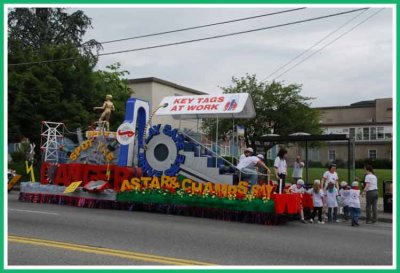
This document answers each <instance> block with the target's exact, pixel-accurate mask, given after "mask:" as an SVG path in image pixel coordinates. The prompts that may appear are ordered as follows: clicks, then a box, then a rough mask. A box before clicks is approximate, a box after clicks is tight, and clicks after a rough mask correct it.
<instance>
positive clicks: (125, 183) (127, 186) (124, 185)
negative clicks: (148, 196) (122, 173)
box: [120, 180, 132, 192]
mask: <svg viewBox="0 0 400 273" xmlns="http://www.w3.org/2000/svg"><path fill="white" fill-rule="evenodd" d="M131 189H132V188H131V185H130V184H129V181H128V180H124V181H122V185H121V189H120V192H124V191H126V190H131Z"/></svg>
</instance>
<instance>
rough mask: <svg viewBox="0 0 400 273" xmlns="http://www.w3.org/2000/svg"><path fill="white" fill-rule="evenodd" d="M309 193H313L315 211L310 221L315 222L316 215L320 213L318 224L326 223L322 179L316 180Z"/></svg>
mask: <svg viewBox="0 0 400 273" xmlns="http://www.w3.org/2000/svg"><path fill="white" fill-rule="evenodd" d="M307 193H308V194H311V195H312V199H313V207H314V208H313V212H312V214H311V218H310V223H313V222H314V218H315V215H316V214H317V213H318V224H325V222H324V221H322V207H323V206H324V191H323V190H322V188H321V181H319V180H318V179H316V180H314V184H313V187H312V189H310V190H309V191H308V192H307Z"/></svg>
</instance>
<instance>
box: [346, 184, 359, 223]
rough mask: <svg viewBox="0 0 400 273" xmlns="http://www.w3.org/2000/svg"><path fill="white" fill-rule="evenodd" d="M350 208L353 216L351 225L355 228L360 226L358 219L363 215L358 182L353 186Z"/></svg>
mask: <svg viewBox="0 0 400 273" xmlns="http://www.w3.org/2000/svg"><path fill="white" fill-rule="evenodd" d="M349 208H350V214H351V225H352V226H353V227H354V226H358V218H359V217H360V215H361V207H360V189H359V188H358V182H357V181H354V182H353V183H352V184H351V189H350V200H349Z"/></svg>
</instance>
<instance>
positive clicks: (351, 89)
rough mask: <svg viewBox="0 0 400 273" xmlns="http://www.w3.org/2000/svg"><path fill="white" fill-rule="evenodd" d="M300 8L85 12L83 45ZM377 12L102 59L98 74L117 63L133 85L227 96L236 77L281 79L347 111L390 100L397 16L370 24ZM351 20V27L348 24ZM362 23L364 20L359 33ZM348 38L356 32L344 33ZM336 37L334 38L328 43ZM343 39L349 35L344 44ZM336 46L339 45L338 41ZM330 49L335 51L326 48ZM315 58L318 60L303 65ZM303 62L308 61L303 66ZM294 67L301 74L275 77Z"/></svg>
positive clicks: (272, 21)
mask: <svg viewBox="0 0 400 273" xmlns="http://www.w3.org/2000/svg"><path fill="white" fill-rule="evenodd" d="M299 7H301V6H294V5H293V6H287V5H286V6H279V5H274V6H256V7H243V6H236V7H219V8H215V7H201V8H188V7H181V8H177V7H172V6H169V7H167V8H165V7H158V8H138V7H133V6H130V7H124V8H117V7H114V8H110V7H107V8H100V7H98V8H87V7H86V8H80V9H82V10H83V11H84V12H85V14H86V15H88V16H89V17H90V18H92V27H93V28H92V29H89V30H88V32H87V33H86V35H85V36H84V40H89V39H96V40H97V41H99V42H104V41H109V40H113V39H120V38H127V37H133V36H138V35H145V34H151V33H156V32H163V31H169V30H175V29H180V28H186V27H193V26H198V25H203V24H210V23H216V22H221V21H228V20H233V19H238V18H244V17H250V16H256V15H261V14H267V13H271V12H277V11H282V10H288V9H294V8H299ZM363 7H364V6H363ZM356 8H361V6H353V7H348V6H346V7H345V8H344V7H336V6H335V7H319V8H315V7H307V8H306V9H303V10H298V11H294V12H289V13H284V14H279V15H273V16H267V17H261V18H257V19H252V20H246V21H241V22H235V23H230V24H224V25H219V26H213V27H207V28H202V29H196V30H189V31H184V32H178V33H172V34H166V35H160V36H155V37H148V38H142V39H135V40H129V41H124V42H117V43H110V44H104V45H103V47H104V49H103V51H102V52H101V53H106V52H114V51H119V50H126V49H134V48H140V47H147V46H154V45H160V44H165V43H172V42H179V41H185V40H191V39H198V38H204V37H209V36H215V35H221V34H227V33H232V32H239V31H244V30H250V29H256V28H262V27H267V26H272V25H278V24H284V23H288V22H293V21H298V20H304V19H308V18H313V17H319V16H324V15H329V14H333V13H338V12H343V11H349V10H353V9H356ZM73 10H75V9H73ZM73 10H71V11H73ZM379 10H380V8H371V9H369V10H367V11H365V12H363V13H362V11H358V12H355V13H350V14H345V15H341V16H337V17H330V18H326V19H322V20H316V21H311V22H306V23H301V24H296V25H291V26H284V27H279V28H274V29H268V30H262V31H257V32H252V33H246V34H241V35H235V36H231V37H224V38H219V39H213V40H208V41H201V42H196V43H189V44H183V45H177V46H171V47H164V48H157V49H150V50H143V51H136V52H130V53H122V54H114V55H108V56H101V57H100V60H99V63H98V65H97V68H98V69H105V68H106V66H107V65H110V64H113V63H116V62H119V63H121V67H122V69H123V70H127V71H129V73H130V74H129V75H128V78H129V79H133V78H143V77H157V78H161V79H163V80H167V81H171V82H173V83H176V84H179V85H183V86H186V87H189V88H193V89H197V90H200V91H203V92H207V93H210V94H219V93H222V90H221V88H220V87H227V86H230V85H232V84H233V83H232V77H236V78H240V77H245V76H246V74H250V75H252V74H255V75H256V76H257V79H258V80H260V81H271V80H277V81H282V82H283V83H284V84H287V85H288V84H293V83H296V84H301V85H302V93H301V94H302V95H303V96H307V97H312V98H314V99H313V100H312V102H311V106H313V107H324V106H339V105H349V104H351V103H354V102H358V101H362V100H373V99H376V98H384V97H392V92H393V86H392V85H393V58H394V56H393V39H394V37H393V22H392V21H393V10H392V9H391V8H384V9H383V10H381V11H380V12H379V13H377V14H376V15H375V16H373V17H371V18H369V19H368V20H366V19H367V18H368V17H370V16H371V15H372V14H374V13H375V12H377V11H379ZM356 16H357V17H356ZM351 19H353V20H352V21H350V20H351ZM363 20H366V21H365V22H364V23H362V24H361V25H359V26H356V25H357V24H359V23H360V22H362V21H363ZM349 21H350V22H349ZM347 22H348V23H347ZM346 23H347V24H346ZM353 27H354V29H353V30H351V31H350V29H352V28H353ZM334 31H336V32H334ZM347 31H350V32H348V33H347V34H345V32H347ZM332 32H334V33H333V34H331V35H330V36H329V37H327V38H326V36H328V35H329V34H330V33H332ZM343 34H345V35H343ZM341 35H343V36H342V37H339V36H341ZM323 38H325V39H324V40H323ZM335 39H337V40H336V41H334V40H335ZM321 40H322V42H320V41H321ZM318 42H319V43H318ZM328 43H331V44H330V45H329V46H326V47H325V48H323V47H324V46H325V45H327V44H328ZM310 47H312V49H311V50H309V51H308V52H307V53H306V54H304V55H303V56H302V57H300V58H298V59H296V60H295V61H294V62H293V63H291V64H290V65H289V66H287V67H285V68H284V69H282V70H280V71H279V73H275V74H274V75H272V76H271V77H268V76H269V75H270V74H271V73H273V72H274V71H276V70H277V69H278V68H280V67H281V66H282V65H285V64H286V63H288V62H289V61H291V60H293V59H294V58H295V57H296V56H298V55H299V54H301V53H302V52H304V51H306V50H307V49H309V48H310ZM322 48H323V49H322ZM321 49H322V50H321ZM311 54H314V55H313V56H311V57H310V58H308V59H306V60H304V58H307V57H308V56H309V55H311ZM303 60H304V61H303ZM300 61H303V62H302V63H299V64H297V63H298V62H300ZM296 64H297V66H296V67H294V68H292V69H290V70H289V71H288V72H287V73H285V74H283V75H282V76H280V77H278V78H275V77H277V76H279V74H281V73H282V72H285V71H286V70H287V69H289V68H291V67H292V66H293V65H296Z"/></svg>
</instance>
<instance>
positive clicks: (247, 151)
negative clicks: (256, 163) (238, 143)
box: [239, 147, 254, 162]
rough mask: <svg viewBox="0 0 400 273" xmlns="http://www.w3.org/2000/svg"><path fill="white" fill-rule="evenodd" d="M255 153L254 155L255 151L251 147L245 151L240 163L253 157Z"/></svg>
mask: <svg viewBox="0 0 400 273" xmlns="http://www.w3.org/2000/svg"><path fill="white" fill-rule="evenodd" d="M253 153H254V151H253V148H251V147H248V148H246V149H244V152H243V154H242V155H241V156H240V157H239V162H240V161H242V159H244V158H246V157H248V156H251V155H253Z"/></svg>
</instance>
